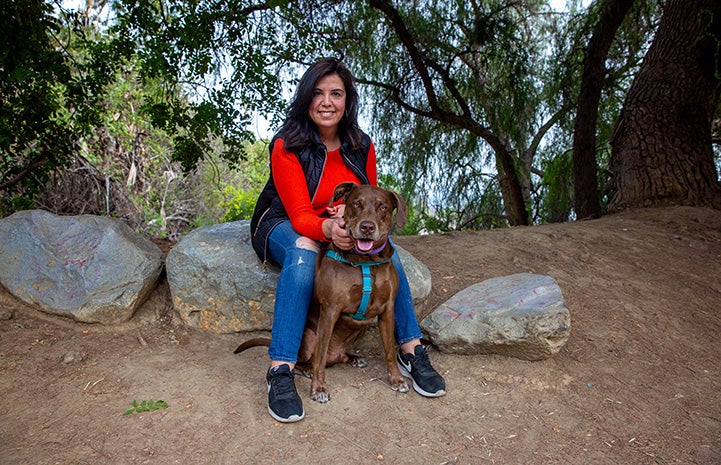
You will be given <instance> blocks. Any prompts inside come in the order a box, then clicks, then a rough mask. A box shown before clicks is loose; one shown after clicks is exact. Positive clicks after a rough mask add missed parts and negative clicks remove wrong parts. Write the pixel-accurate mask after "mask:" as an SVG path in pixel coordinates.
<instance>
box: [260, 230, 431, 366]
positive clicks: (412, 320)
mask: <svg viewBox="0 0 721 465" xmlns="http://www.w3.org/2000/svg"><path fill="white" fill-rule="evenodd" d="M300 237H301V236H300V234H298V233H297V232H295V230H294V229H293V227H292V226H291V224H290V221H284V222H283V223H281V224H279V225H278V226H276V227H275V229H273V232H272V233H271V234H270V237H269V238H268V247H269V250H270V256H271V258H272V259H273V260H274V261H275V262H277V263H278V264H280V266H281V269H280V278H279V279H278V287H277V289H276V291H275V310H274V312H275V313H274V315H273V330H272V335H271V337H272V341H271V343H270V348H269V349H268V354H269V355H270V359H271V360H275V361H281V362H289V363H296V361H297V359H298V351H299V350H300V341H301V339H302V338H303V329H304V328H305V320H306V318H307V316H308V309H309V308H310V303H311V299H312V297H313V277H314V270H315V259H316V257H317V255H318V252H316V251H315V250H309V249H307V248H302V247H298V246H297V245H296V241H297V240H298V239H299V238H300ZM393 264H394V265H395V267H396V269H397V270H398V278H399V285H398V295H397V296H396V300H395V337H396V342H397V343H398V344H403V343H405V342H409V341H412V340H414V339H420V338H421V329H420V327H419V326H418V321H417V320H416V314H415V309H414V307H413V297H412V296H411V289H410V287H409V286H408V278H407V277H406V273H405V271H404V270H403V265H402V264H401V260H400V257H398V252H395V253H394V254H393Z"/></svg>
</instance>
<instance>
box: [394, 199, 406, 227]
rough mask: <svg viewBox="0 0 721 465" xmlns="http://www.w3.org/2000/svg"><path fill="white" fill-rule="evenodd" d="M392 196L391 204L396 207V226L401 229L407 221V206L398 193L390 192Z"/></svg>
mask: <svg viewBox="0 0 721 465" xmlns="http://www.w3.org/2000/svg"><path fill="white" fill-rule="evenodd" d="M390 193H391V194H392V196H393V203H394V205H395V207H396V226H398V227H399V228H402V227H403V226H405V224H406V221H407V220H408V205H406V201H405V200H403V197H401V196H400V195H399V194H398V193H396V192H393V191H390Z"/></svg>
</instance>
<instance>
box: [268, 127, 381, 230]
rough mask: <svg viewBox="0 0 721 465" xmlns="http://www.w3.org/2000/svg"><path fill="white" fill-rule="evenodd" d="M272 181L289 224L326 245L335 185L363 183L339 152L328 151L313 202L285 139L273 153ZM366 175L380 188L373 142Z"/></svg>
mask: <svg viewBox="0 0 721 465" xmlns="http://www.w3.org/2000/svg"><path fill="white" fill-rule="evenodd" d="M271 164H272V165H273V182H274V183H275V187H276V189H277V190H278V195H279V196H280V200H281V202H283V206H284V207H285V210H286V212H287V213H288V217H289V218H290V223H291V224H292V225H293V229H295V231H296V232H297V233H298V234H301V235H303V236H306V237H310V238H311V239H315V240H317V241H322V242H327V241H328V238H326V237H325V235H324V234H323V221H324V220H325V219H327V218H328V215H327V213H326V207H328V202H329V201H330V200H331V198H333V191H334V189H335V186H337V185H338V184H340V183H342V182H349V181H350V182H356V183H360V180H359V179H358V177H357V176H356V175H355V174H353V172H352V171H351V170H350V168H348V167H347V166H346V164H345V163H344V162H343V159H342V157H341V155H340V149H336V150H333V151H330V152H328V154H327V156H326V161H325V165H324V166H323V173H322V174H321V177H320V183H319V184H318V189H317V190H316V193H315V196H314V197H313V198H312V199H311V198H310V195H309V194H308V187H307V183H306V179H305V173H303V168H302V167H301V165H300V162H299V161H298V157H296V156H295V154H294V153H292V152H289V151H287V150H285V147H284V144H283V140H282V139H278V140H277V141H276V143H275V145H274V146H273V153H272V154H271ZM366 174H367V175H368V181H369V182H370V183H371V185H374V186H377V185H378V172H377V169H376V152H375V147H374V146H373V143H372V142H371V146H370V151H369V152H368V160H367V162H366Z"/></svg>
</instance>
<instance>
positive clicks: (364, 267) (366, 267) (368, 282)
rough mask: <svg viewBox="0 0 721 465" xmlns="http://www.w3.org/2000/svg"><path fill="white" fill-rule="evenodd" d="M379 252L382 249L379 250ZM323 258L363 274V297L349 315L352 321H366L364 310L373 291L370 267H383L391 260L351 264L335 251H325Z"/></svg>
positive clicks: (366, 308)
mask: <svg viewBox="0 0 721 465" xmlns="http://www.w3.org/2000/svg"><path fill="white" fill-rule="evenodd" d="M383 247H385V244H383ZM381 250H383V249H382V248H381ZM325 256H326V257H328V258H330V259H332V260H336V261H339V262H341V263H345V264H347V265H351V266H356V267H360V269H361V273H362V274H363V297H361V302H360V305H359V306H358V310H357V311H356V312H355V313H354V314H353V315H351V317H352V318H353V319H354V320H361V321H363V320H367V318H366V310H368V303H369V302H370V300H371V292H372V291H373V277H372V276H371V267H373V266H376V265H383V264H385V263H388V262H389V261H391V259H390V258H387V259H385V260H383V261H380V262H352V261H350V260H348V259H346V258H343V257H342V256H341V254H339V253H338V252H336V251H335V250H328V251H326V253H325Z"/></svg>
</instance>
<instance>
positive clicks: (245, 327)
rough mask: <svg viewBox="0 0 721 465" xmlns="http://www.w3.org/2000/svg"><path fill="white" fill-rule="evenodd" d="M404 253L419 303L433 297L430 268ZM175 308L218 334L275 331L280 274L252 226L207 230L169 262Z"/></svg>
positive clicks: (179, 247)
mask: <svg viewBox="0 0 721 465" xmlns="http://www.w3.org/2000/svg"><path fill="white" fill-rule="evenodd" d="M397 248H398V253H399V254H400V256H401V260H402V261H403V263H404V269H405V270H406V274H407V275H408V280H409V284H410V287H411V293H412V295H413V298H414V301H415V302H416V303H419V302H421V301H423V300H425V299H426V298H428V295H430V290H431V276H430V271H429V270H428V268H427V267H426V266H425V265H423V264H422V263H421V262H420V261H418V260H417V259H415V258H414V257H413V256H412V255H411V254H409V253H408V252H407V251H405V250H403V249H401V248H400V247H397ZM166 270H167V275H168V284H169V285H170V292H171V294H172V298H173V305H174V307H175V310H176V311H177V312H178V315H179V316H180V318H181V319H182V320H183V322H184V323H185V324H187V325H189V326H192V327H196V328H200V329H204V330H208V331H213V332H217V333H233V332H244V331H264V330H270V329H271V326H272V322H273V305H274V303H275V289H276V286H277V282H278V276H279V272H280V270H279V268H278V267H277V266H275V265H272V264H268V265H267V266H266V267H264V266H263V264H262V263H261V262H260V261H259V260H258V257H257V256H256V255H255V253H254V252H253V248H252V247H251V244H250V225H249V222H248V221H247V220H243V221H235V222H230V223H223V224H217V225H212V226H204V227H201V228H198V229H196V230H194V231H192V232H190V233H189V234H187V235H186V236H184V237H183V238H182V239H181V240H180V241H179V242H178V243H177V244H176V245H175V247H174V248H173V249H172V250H171V251H170V253H169V254H168V257H167V260H166Z"/></svg>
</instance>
